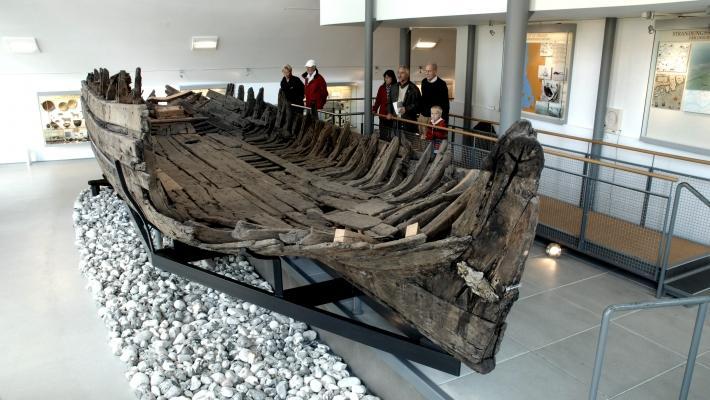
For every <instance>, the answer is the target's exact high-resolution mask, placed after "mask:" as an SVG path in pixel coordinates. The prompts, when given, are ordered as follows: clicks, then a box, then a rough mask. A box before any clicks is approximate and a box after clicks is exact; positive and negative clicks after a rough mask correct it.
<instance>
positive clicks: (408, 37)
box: [399, 28, 412, 67]
mask: <svg viewBox="0 0 710 400" xmlns="http://www.w3.org/2000/svg"><path fill="white" fill-rule="evenodd" d="M411 60H412V30H411V29H409V28H400V30H399V65H404V66H406V67H409V63H410V62H411Z"/></svg>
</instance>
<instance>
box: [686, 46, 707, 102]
mask: <svg viewBox="0 0 710 400" xmlns="http://www.w3.org/2000/svg"><path fill="white" fill-rule="evenodd" d="M708 39H709V40H708V41H704V42H700V41H698V42H695V43H693V46H692V52H691V54H690V62H689V65H688V79H687V80H688V82H687V83H686V95H685V101H684V102H683V111H688V112H696V113H703V114H710V35H708Z"/></svg>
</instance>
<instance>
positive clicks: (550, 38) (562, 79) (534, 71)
mask: <svg viewBox="0 0 710 400" xmlns="http://www.w3.org/2000/svg"><path fill="white" fill-rule="evenodd" d="M572 35H573V34H572V33H571V32H528V34H527V43H526V51H525V67H524V70H523V95H522V99H521V108H522V110H523V111H524V112H528V113H532V114H537V115H544V116H546V117H552V118H553V120H560V121H561V120H563V119H564V118H565V117H566V116H565V114H566V111H567V110H566V104H565V103H566V99H567V91H568V82H567V71H569V69H570V66H569V64H570V58H571V55H570V51H571V41H572Z"/></svg>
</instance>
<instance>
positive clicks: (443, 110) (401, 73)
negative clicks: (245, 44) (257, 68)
mask: <svg viewBox="0 0 710 400" xmlns="http://www.w3.org/2000/svg"><path fill="white" fill-rule="evenodd" d="M305 67H306V71H305V72H304V73H303V74H301V77H302V78H303V81H301V79H300V78H299V77H297V76H294V75H293V68H292V67H291V66H290V65H288V64H286V65H284V66H283V68H282V70H281V73H282V74H283V78H282V79H281V90H282V91H283V92H284V95H285V97H286V101H288V102H289V103H290V104H295V105H299V106H304V105H305V106H306V107H308V108H312V107H315V108H316V109H318V110H320V109H322V108H323V107H324V106H325V102H326V101H327V99H328V84H327V83H326V81H325V78H323V76H322V75H321V74H320V73H319V72H318V67H317V66H316V62H315V60H308V61H307V62H306V64H305ZM424 72H425V73H426V78H425V79H423V80H422V84H421V88H422V89H421V91H420V90H419V88H418V87H417V85H415V84H414V83H413V82H412V81H411V80H410V79H409V77H410V75H409V68H407V67H406V66H400V67H399V68H398V69H397V75H395V73H394V71H393V70H391V69H388V70H387V71H385V73H384V74H383V78H384V83H382V85H381V86H380V87H379V89H378V90H377V96H376V98H375V104H374V105H373V106H372V112H374V113H376V114H378V115H379V119H380V137H381V138H382V139H385V140H390V139H391V137H392V132H393V129H394V128H395V127H397V128H400V129H404V130H410V131H417V129H416V127H415V126H414V125H413V124H408V123H401V122H399V121H395V120H394V117H398V118H400V119H407V120H411V121H417V120H418V121H420V122H426V123H427V124H429V125H431V126H429V127H428V128H427V129H426V131H425V132H423V133H424V138H425V139H426V140H443V139H446V137H447V131H445V130H442V129H437V128H445V127H446V124H447V122H446V121H447V120H448V118H449V89H448V88H447V86H446V82H444V80H443V79H441V78H439V77H438V76H437V65H436V64H435V63H431V64H427V66H426V67H425V70H424ZM304 98H305V103H304ZM395 124H397V125H395Z"/></svg>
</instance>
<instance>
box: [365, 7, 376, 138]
mask: <svg viewBox="0 0 710 400" xmlns="http://www.w3.org/2000/svg"><path fill="white" fill-rule="evenodd" d="M374 16H375V0H365V96H364V97H365V103H364V110H363V111H364V112H365V115H364V121H363V132H362V133H363V134H365V135H369V134H371V133H373V132H372V123H373V120H372V42H373V39H372V33H373V31H374V23H375V17H374Z"/></svg>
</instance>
